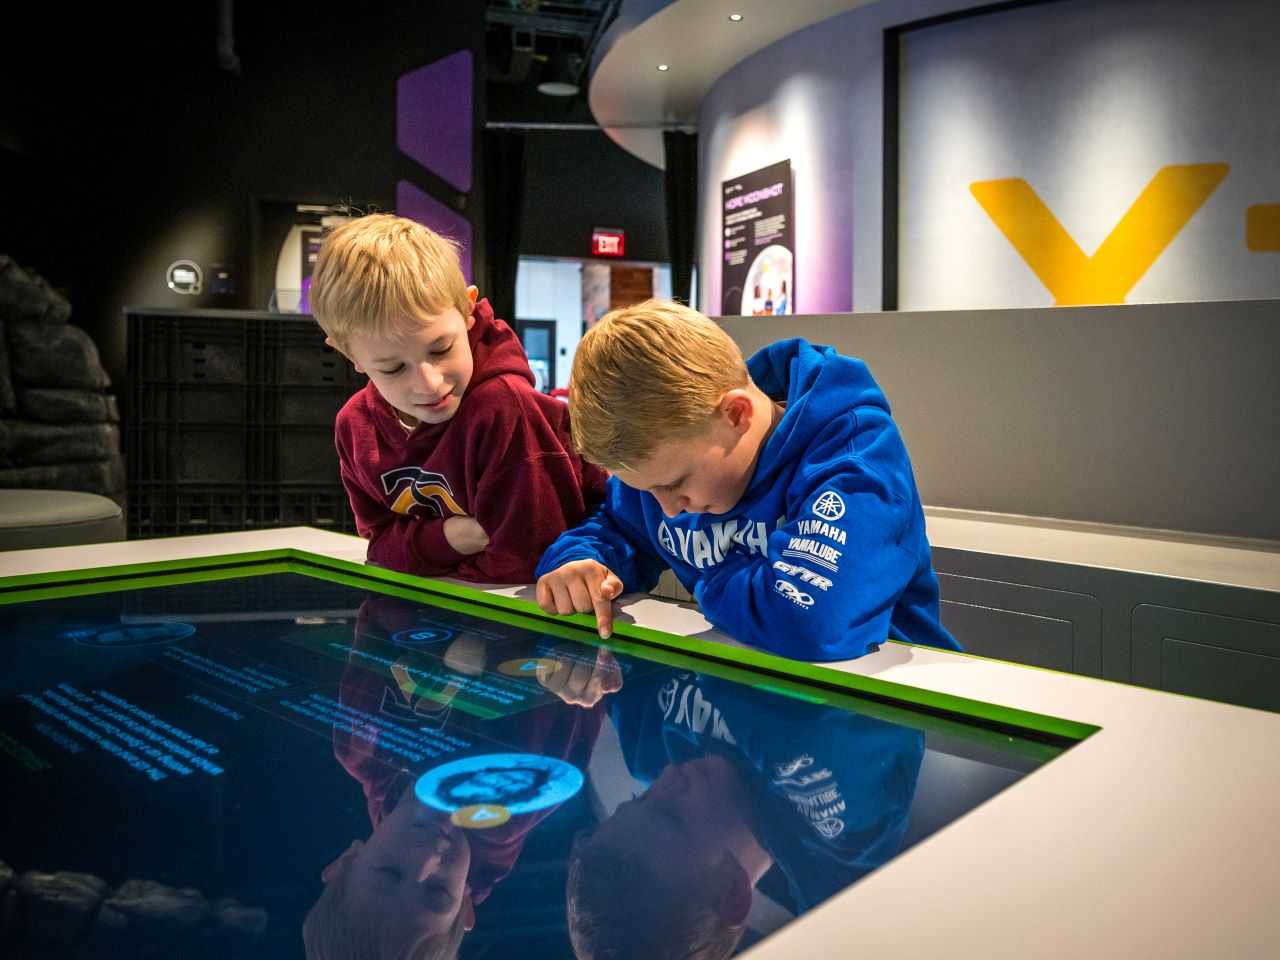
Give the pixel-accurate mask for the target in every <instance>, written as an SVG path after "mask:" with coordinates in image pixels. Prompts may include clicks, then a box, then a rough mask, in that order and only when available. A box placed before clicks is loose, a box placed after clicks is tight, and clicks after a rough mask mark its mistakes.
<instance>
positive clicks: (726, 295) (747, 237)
mask: <svg viewBox="0 0 1280 960" xmlns="http://www.w3.org/2000/svg"><path fill="white" fill-rule="evenodd" d="M721 196H722V198H723V199H722V205H721V213H722V220H721V223H722V225H723V233H724V273H723V280H722V281H721V303H720V313H721V315H723V316H734V315H739V314H741V315H743V316H769V315H775V314H776V315H782V314H790V313H795V240H794V232H793V231H794V216H793V214H792V196H793V194H792V189H791V161H790V160H782V161H780V162H779V163H775V164H771V165H770V166H767V167H763V168H761V169H759V170H755V171H752V172H751V173H748V174H745V175H744V176H741V177H735V178H733V179H731V180H725V181H724V182H723V183H722V184H721Z"/></svg>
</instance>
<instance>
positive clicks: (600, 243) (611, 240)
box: [591, 227, 626, 257]
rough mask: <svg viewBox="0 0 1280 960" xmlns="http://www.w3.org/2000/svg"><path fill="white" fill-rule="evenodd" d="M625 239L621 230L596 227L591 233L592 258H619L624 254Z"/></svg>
mask: <svg viewBox="0 0 1280 960" xmlns="http://www.w3.org/2000/svg"><path fill="white" fill-rule="evenodd" d="M624 240H625V237H624V235H623V232H622V231H621V230H615V229H613V228H612V227H596V228H595V230H593V231H592V232H591V255H592V256H593V257H620V256H622V255H623V254H624V253H625V252H626V244H625V243H624Z"/></svg>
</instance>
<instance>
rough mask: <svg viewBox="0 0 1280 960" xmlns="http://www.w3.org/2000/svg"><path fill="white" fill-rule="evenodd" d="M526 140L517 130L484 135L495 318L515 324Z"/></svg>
mask: <svg viewBox="0 0 1280 960" xmlns="http://www.w3.org/2000/svg"><path fill="white" fill-rule="evenodd" d="M524 141H525V135H524V134H523V133H521V132H519V131H514V130H486V131H485V134H484V253H485V264H486V266H487V270H488V274H489V287H488V289H482V290H481V291H480V293H481V295H482V296H486V297H488V298H489V303H490V304H492V305H493V312H494V315H495V316H498V317H501V318H502V319H503V320H506V321H507V322H509V323H511V324H513V325H514V323H515V319H516V317H515V313H516V268H517V266H518V265H519V262H520V224H521V222H522V221H523V219H524Z"/></svg>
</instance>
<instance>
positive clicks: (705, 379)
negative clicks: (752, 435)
mask: <svg viewBox="0 0 1280 960" xmlns="http://www.w3.org/2000/svg"><path fill="white" fill-rule="evenodd" d="M750 382H751V378H750V376H749V375H748V374H747V365H746V363H745V362H744V361H743V359H742V351H741V350H739V349H738V345H737V344H736V343H734V342H733V341H732V340H731V339H730V338H729V335H728V334H727V333H725V332H724V331H723V330H722V329H720V327H719V326H718V325H717V324H716V323H715V322H714V321H712V320H709V319H707V318H706V317H704V316H703V315H702V314H700V313H698V311H696V310H691V309H690V308H689V307H686V306H684V305H683V304H680V303H676V302H674V301H671V300H646V301H645V302H644V303H638V304H636V305H635V306H633V307H623V308H622V309H619V310H613V311H611V312H610V313H607V314H605V316H604V317H603V319H601V321H600V322H599V323H598V324H596V326H594V327H592V328H591V329H590V330H589V331H587V334H586V335H585V336H584V337H583V338H582V342H581V343H580V344H579V345H578V352H577V354H576V356H575V357H574V358H573V375H572V377H571V378H570V380H569V409H570V411H571V413H572V418H571V429H572V431H573V442H574V444H575V445H576V446H577V448H578V450H579V451H581V453H582V455H583V456H584V457H586V458H587V459H588V460H591V461H592V462H594V463H598V464H599V465H600V466H602V467H605V468H607V469H610V470H618V469H629V468H634V467H635V466H637V465H638V464H639V463H641V462H642V461H644V460H646V459H647V458H648V457H649V456H650V454H652V452H653V450H654V448H656V447H657V446H658V445H659V444H661V443H665V442H667V441H671V440H676V441H679V440H685V439H688V438H689V437H691V436H694V435H695V434H697V433H699V432H700V431H701V430H703V429H704V428H705V427H706V426H707V424H708V422H709V419H710V417H711V415H712V413H714V412H715V410H716V408H717V407H718V406H719V404H720V400H721V398H722V397H723V396H724V394H725V392H726V391H729V390H733V389H735V388H739V387H746V386H747V385H748V384H749V383H750Z"/></svg>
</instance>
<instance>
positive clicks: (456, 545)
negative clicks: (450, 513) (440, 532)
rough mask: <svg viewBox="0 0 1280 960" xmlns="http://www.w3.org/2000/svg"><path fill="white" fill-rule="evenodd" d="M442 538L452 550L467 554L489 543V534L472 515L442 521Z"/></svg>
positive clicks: (478, 550)
mask: <svg viewBox="0 0 1280 960" xmlns="http://www.w3.org/2000/svg"><path fill="white" fill-rule="evenodd" d="M444 538H445V539H446V540H448V541H449V546H451V547H453V549H454V550H457V551H458V553H462V554H466V555H467V556H470V555H471V554H473V553H479V552H480V551H481V550H483V549H484V548H485V547H487V546H488V545H489V535H488V534H487V533H485V532H484V527H482V526H480V524H478V523H476V521H475V518H474V517H450V518H449V519H448V520H446V521H445V522H444Z"/></svg>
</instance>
